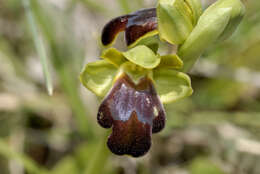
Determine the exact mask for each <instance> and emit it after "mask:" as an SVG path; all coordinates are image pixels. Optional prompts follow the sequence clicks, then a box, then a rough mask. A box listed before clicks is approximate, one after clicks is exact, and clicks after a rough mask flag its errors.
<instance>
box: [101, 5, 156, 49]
mask: <svg viewBox="0 0 260 174" xmlns="http://www.w3.org/2000/svg"><path fill="white" fill-rule="evenodd" d="M155 29H157V17H156V9H155V8H147V9H141V10H138V11H136V12H133V13H130V14H127V15H123V16H119V17H116V18H114V19H112V20H111V21H109V22H108V23H107V24H106V25H105V26H104V28H103V31H102V36H101V41H102V44H103V45H104V46H109V45H110V44H112V43H113V41H114V40H115V38H116V36H117V35H118V33H119V32H121V31H125V40H126V43H127V45H128V46H129V45H131V44H132V43H134V42H135V41H136V40H137V39H138V38H140V37H142V36H143V35H145V34H146V33H148V32H150V31H153V30H155Z"/></svg>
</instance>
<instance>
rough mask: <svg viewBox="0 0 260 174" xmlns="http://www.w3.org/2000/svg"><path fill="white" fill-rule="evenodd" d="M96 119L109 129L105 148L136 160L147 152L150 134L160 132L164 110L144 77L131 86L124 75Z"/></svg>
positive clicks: (102, 105)
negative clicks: (110, 130)
mask: <svg viewBox="0 0 260 174" xmlns="http://www.w3.org/2000/svg"><path fill="white" fill-rule="evenodd" d="M97 120H98V123H99V124H100V125H101V126H102V127H104V128H110V127H112V134H111V135H110V137H109V139H108V142H107V145H108V147H109V149H110V150H111V151H112V152H113V153H115V154H118V155H123V154H129V155H131V156H133V157H138V156H142V155H144V154H145V153H146V152H147V151H148V150H149V148H150V146H151V134H152V133H157V132H159V131H160V130H162V129H163V127H164V125H165V111H164V108H163V105H162V104H161V102H160V100H159V97H158V95H157V93H156V91H155V88H154V86H153V83H152V81H151V80H150V79H149V78H148V77H144V78H143V79H141V80H140V81H139V83H138V84H135V83H134V82H133V81H132V80H131V78H130V77H129V76H128V75H126V74H125V73H124V74H122V75H121V76H120V77H119V78H118V79H117V81H116V82H115V84H114V87H113V88H112V89H111V91H110V92H109V94H108V95H107V97H106V98H105V99H104V100H103V102H102V103H101V105H100V107H99V111H98V116H97Z"/></svg>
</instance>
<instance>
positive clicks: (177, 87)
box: [153, 68, 193, 103]
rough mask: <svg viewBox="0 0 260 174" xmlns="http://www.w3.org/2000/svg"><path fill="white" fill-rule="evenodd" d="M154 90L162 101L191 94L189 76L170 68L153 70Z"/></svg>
mask: <svg viewBox="0 0 260 174" xmlns="http://www.w3.org/2000/svg"><path fill="white" fill-rule="evenodd" d="M153 80H154V82H155V88H156V91H157V93H158V95H159V97H160V100H161V102H162V103H171V102H174V101H177V100H179V99H182V98H185V97H188V96H190V95H191V94H192V92H193V90H192V87H191V80H190V77H189V76H188V75H186V74H184V73H182V72H179V71H175V70H173V69H170V68H156V69H155V70H154V71H153Z"/></svg>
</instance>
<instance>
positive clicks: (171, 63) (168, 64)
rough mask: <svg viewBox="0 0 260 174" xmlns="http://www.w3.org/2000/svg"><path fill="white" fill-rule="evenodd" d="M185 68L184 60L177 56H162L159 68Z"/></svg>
mask: <svg viewBox="0 0 260 174" xmlns="http://www.w3.org/2000/svg"><path fill="white" fill-rule="evenodd" d="M182 66H183V62H182V60H181V59H180V58H179V56H178V55H176V54H169V55H164V56H161V62H160V64H159V66H158V67H162V68H174V69H181V68H182Z"/></svg>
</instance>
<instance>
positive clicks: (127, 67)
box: [115, 62, 152, 84]
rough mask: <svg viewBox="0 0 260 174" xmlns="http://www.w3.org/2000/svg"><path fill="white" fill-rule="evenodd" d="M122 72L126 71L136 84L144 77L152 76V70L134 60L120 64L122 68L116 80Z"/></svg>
mask: <svg viewBox="0 0 260 174" xmlns="http://www.w3.org/2000/svg"><path fill="white" fill-rule="evenodd" d="M122 73H126V74H127V75H128V76H129V77H130V78H131V80H132V81H133V82H134V83H135V84H138V83H139V81H140V79H142V78H143V77H145V76H147V75H148V76H151V74H152V70H149V69H144V68H142V67H140V66H138V65H136V64H134V63H132V62H125V63H124V64H122V65H121V66H120V70H119V72H118V73H117V76H116V77H115V81H116V79H117V78H118V77H120V76H121V74H122Z"/></svg>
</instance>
